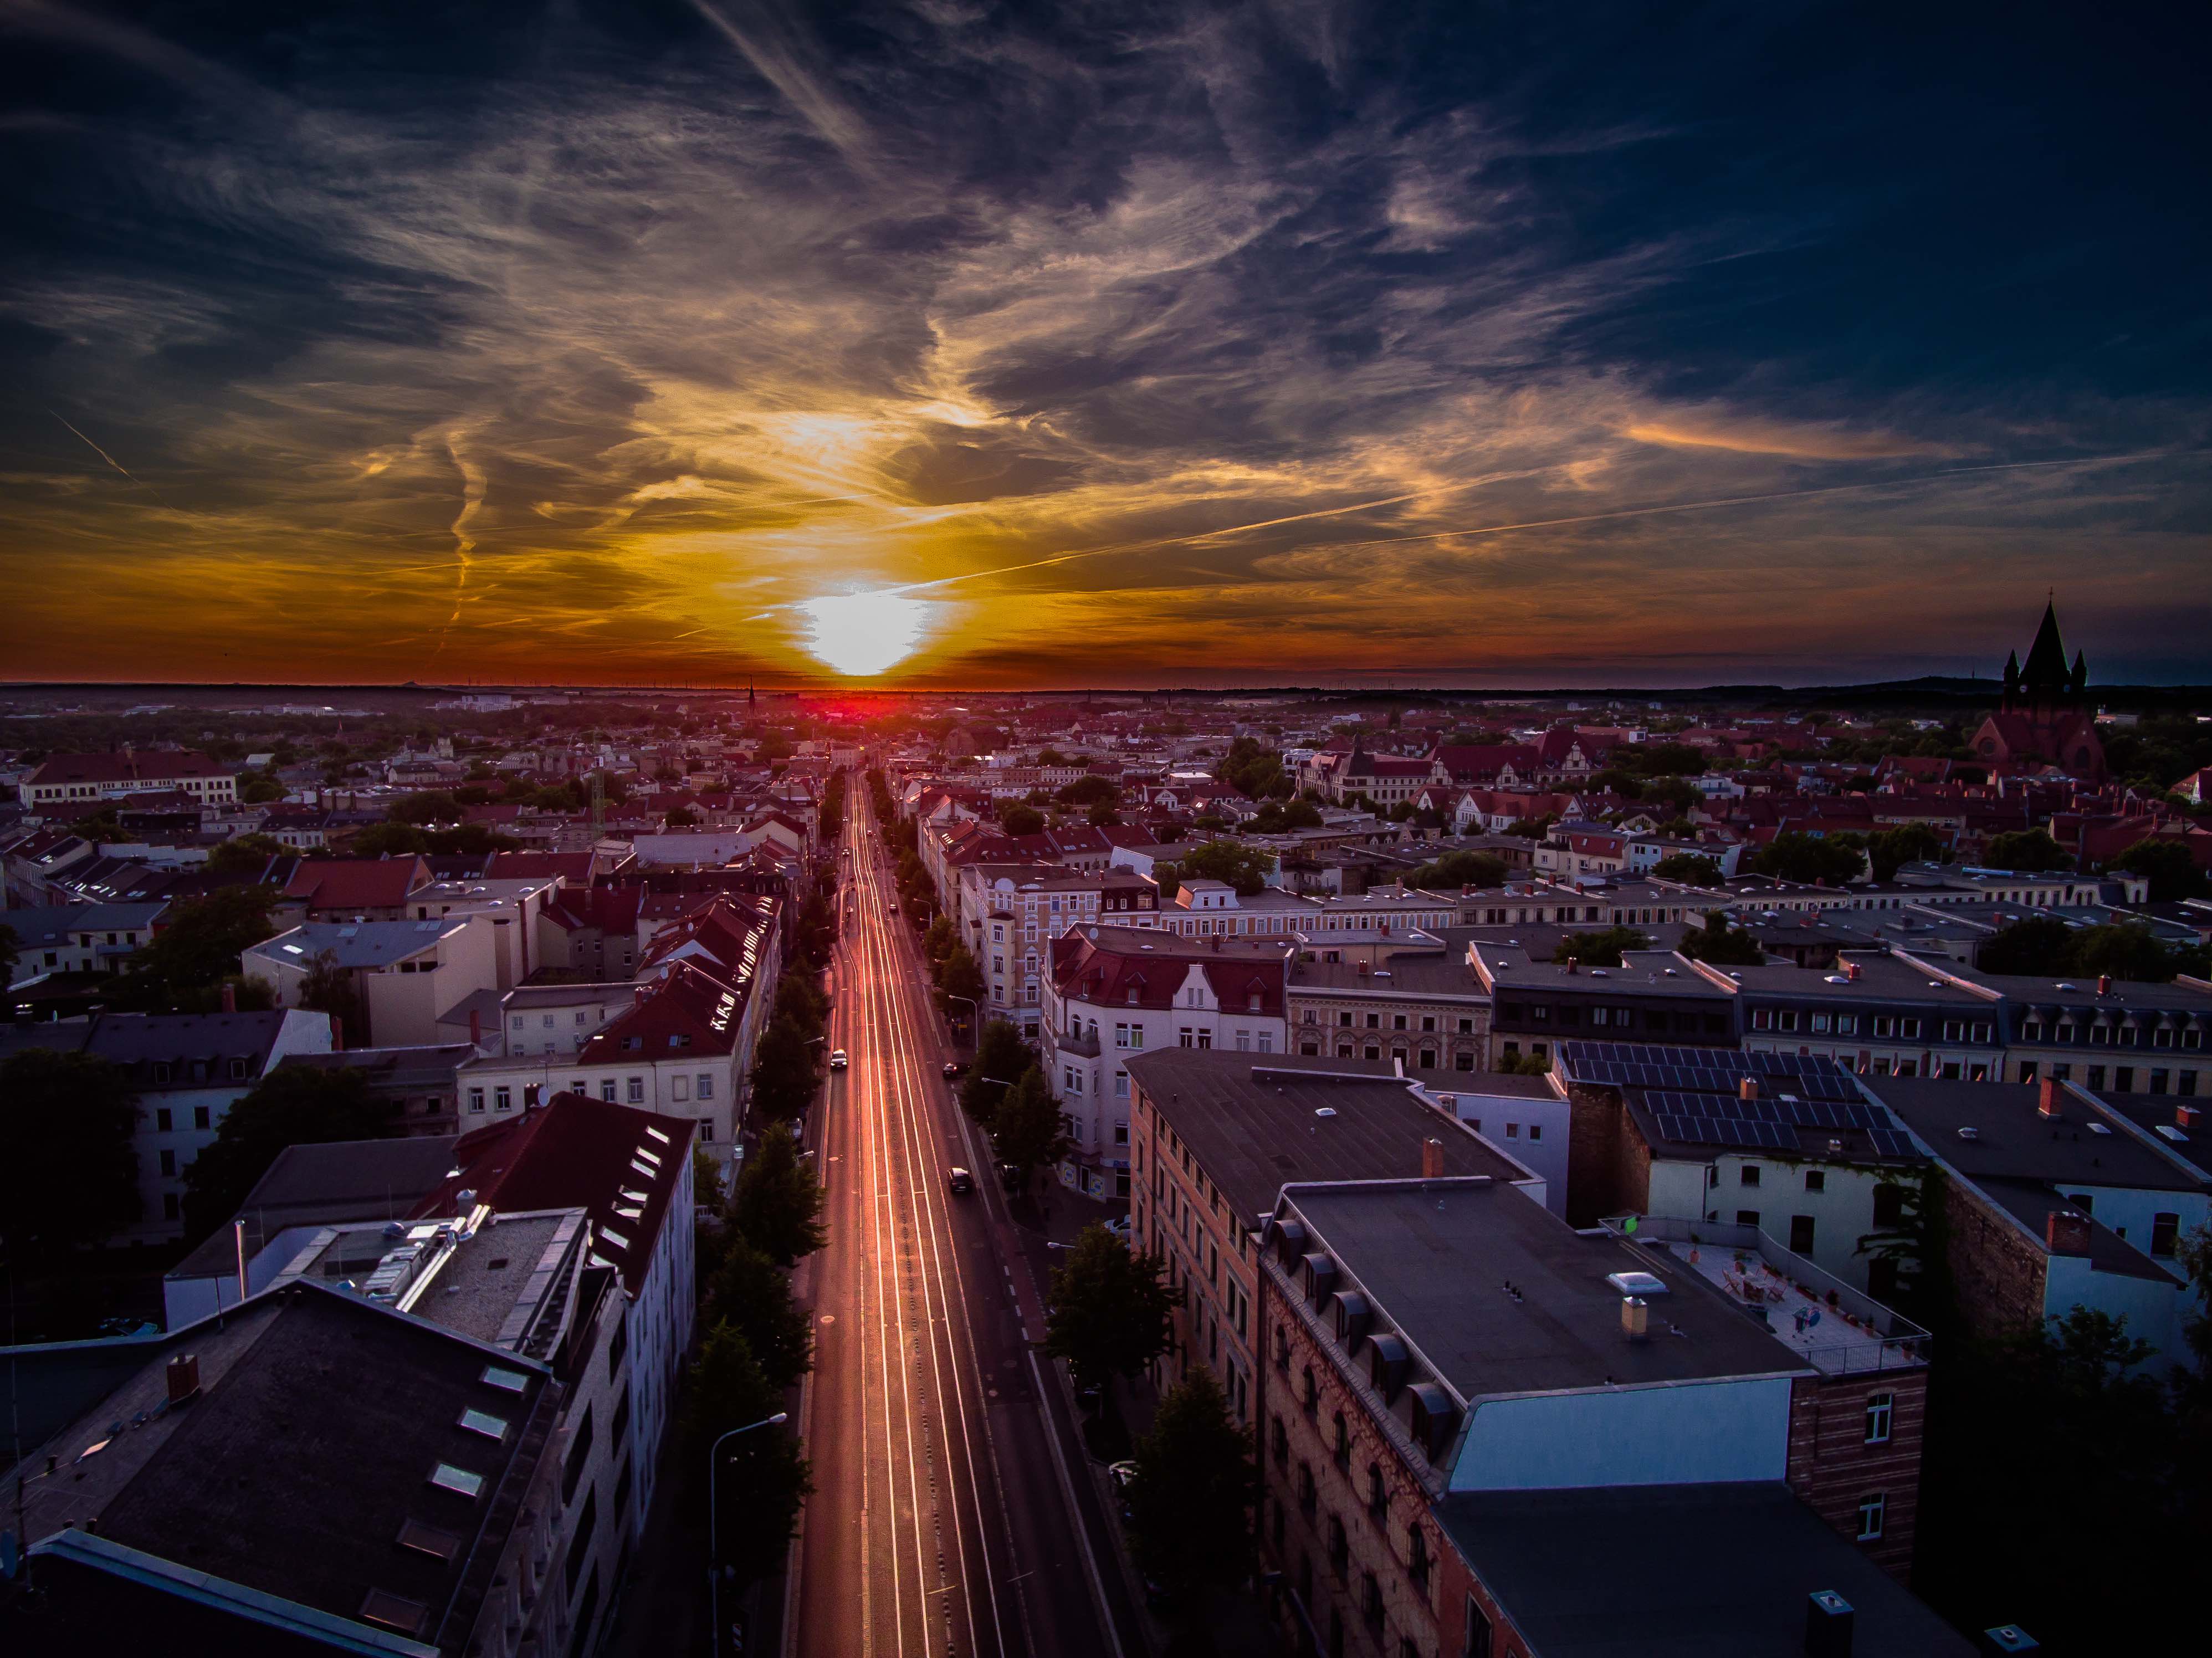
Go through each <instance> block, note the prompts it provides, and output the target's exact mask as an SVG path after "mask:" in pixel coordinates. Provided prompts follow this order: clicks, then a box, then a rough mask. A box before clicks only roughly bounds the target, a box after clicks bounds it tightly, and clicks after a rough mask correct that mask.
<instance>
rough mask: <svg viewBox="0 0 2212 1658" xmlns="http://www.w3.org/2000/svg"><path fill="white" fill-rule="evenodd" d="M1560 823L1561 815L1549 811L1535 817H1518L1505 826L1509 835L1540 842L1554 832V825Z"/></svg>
mask: <svg viewBox="0 0 2212 1658" xmlns="http://www.w3.org/2000/svg"><path fill="white" fill-rule="evenodd" d="M1558 822H1559V813H1557V812H1556V811H1547V812H1544V813H1542V814H1541V815H1540V816H1538V817H1516V818H1515V819H1514V820H1513V821H1512V822H1511V823H1508V824H1507V825H1506V826H1505V832H1506V833H1507V834H1508V835H1518V836H1520V837H1521V839H1522V840H1524V841H1541V840H1542V839H1543V838H1544V837H1545V836H1546V835H1549V834H1550V833H1551V832H1552V825H1553V824H1554V823H1558Z"/></svg>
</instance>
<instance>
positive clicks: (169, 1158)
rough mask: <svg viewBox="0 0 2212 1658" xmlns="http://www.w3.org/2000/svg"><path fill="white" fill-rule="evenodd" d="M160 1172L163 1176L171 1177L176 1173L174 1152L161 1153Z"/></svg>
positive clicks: (175, 1155)
mask: <svg viewBox="0 0 2212 1658" xmlns="http://www.w3.org/2000/svg"><path fill="white" fill-rule="evenodd" d="M161 1172H162V1173H163V1174H165V1175H173V1174H175V1173H176V1172H177V1154H176V1153H175V1152H173V1151H164V1152H162V1153H161Z"/></svg>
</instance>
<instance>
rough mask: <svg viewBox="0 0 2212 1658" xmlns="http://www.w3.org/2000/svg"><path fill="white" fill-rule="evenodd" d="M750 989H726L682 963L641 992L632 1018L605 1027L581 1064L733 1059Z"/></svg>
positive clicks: (588, 1044) (705, 973)
mask: <svg viewBox="0 0 2212 1658" xmlns="http://www.w3.org/2000/svg"><path fill="white" fill-rule="evenodd" d="M747 988H749V987H737V986H732V985H726V984H724V983H722V982H721V981H720V980H719V979H716V978H715V977H714V975H712V974H710V973H709V972H708V971H707V969H704V968H702V967H699V966H696V965H694V964H693V963H690V962H688V961H686V962H678V963H675V964H674V965H673V966H672V967H671V968H670V969H668V972H667V975H666V976H665V977H664V978H662V979H661V980H660V981H659V982H658V983H651V982H648V983H647V984H646V985H644V986H643V987H641V988H640V991H639V993H638V999H637V1003H636V1005H635V1006H634V1007H632V1008H631V1009H630V1010H629V1012H627V1013H623V1014H620V1015H617V1017H614V1018H612V1019H610V1020H609V1021H608V1022H607V1023H605V1024H604V1025H601V1026H600V1027H599V1031H598V1032H597V1034H595V1035H593V1036H592V1039H591V1040H590V1041H589V1042H586V1043H585V1044H584V1047H583V1049H582V1051H581V1052H580V1053H579V1054H577V1056H576V1062H577V1063H578V1064H579V1065H620V1064H622V1063H623V1060H626V1059H631V1060H665V1059H671V1058H675V1057H678V1056H680V1055H683V1054H702V1055H703V1054H716V1055H726V1054H731V1053H733V1052H734V1051H736V1048H737V1045H738V1023H740V1021H741V1020H742V1019H743V1017H744V1005H745V995H746V990H747Z"/></svg>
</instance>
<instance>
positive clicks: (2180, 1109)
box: [2173, 1105, 2197, 1129]
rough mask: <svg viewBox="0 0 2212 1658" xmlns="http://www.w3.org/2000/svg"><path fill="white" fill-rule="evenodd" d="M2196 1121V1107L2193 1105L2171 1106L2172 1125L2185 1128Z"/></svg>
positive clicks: (2193, 1124) (2191, 1125)
mask: <svg viewBox="0 0 2212 1658" xmlns="http://www.w3.org/2000/svg"><path fill="white" fill-rule="evenodd" d="M2196 1121H2197V1108H2196V1107H2195V1106H2193V1105H2177V1106H2175V1107H2174V1108H2173V1126H2174V1127H2176V1128H2182V1129H2186V1128H2190V1127H2194V1126H2195V1124H2196Z"/></svg>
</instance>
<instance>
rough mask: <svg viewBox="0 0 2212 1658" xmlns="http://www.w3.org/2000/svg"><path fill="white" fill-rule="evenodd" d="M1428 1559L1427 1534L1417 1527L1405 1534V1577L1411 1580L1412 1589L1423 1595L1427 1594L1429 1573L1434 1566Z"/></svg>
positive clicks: (1423, 1529) (1408, 1529) (1408, 1528)
mask: <svg viewBox="0 0 2212 1658" xmlns="http://www.w3.org/2000/svg"><path fill="white" fill-rule="evenodd" d="M1434 1564H1435V1563H1434V1562H1432V1561H1431V1559H1430V1558H1429V1533H1428V1532H1427V1531H1426V1530H1425V1528H1423V1527H1420V1526H1419V1525H1415V1526H1412V1527H1407V1532H1406V1575H1407V1576H1408V1577H1411V1578H1412V1579H1413V1587H1414V1588H1417V1589H1419V1590H1420V1591H1421V1593H1422V1594H1424V1595H1426V1594H1428V1592H1429V1573H1430V1570H1431V1567H1432V1566H1433V1565H1434Z"/></svg>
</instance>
